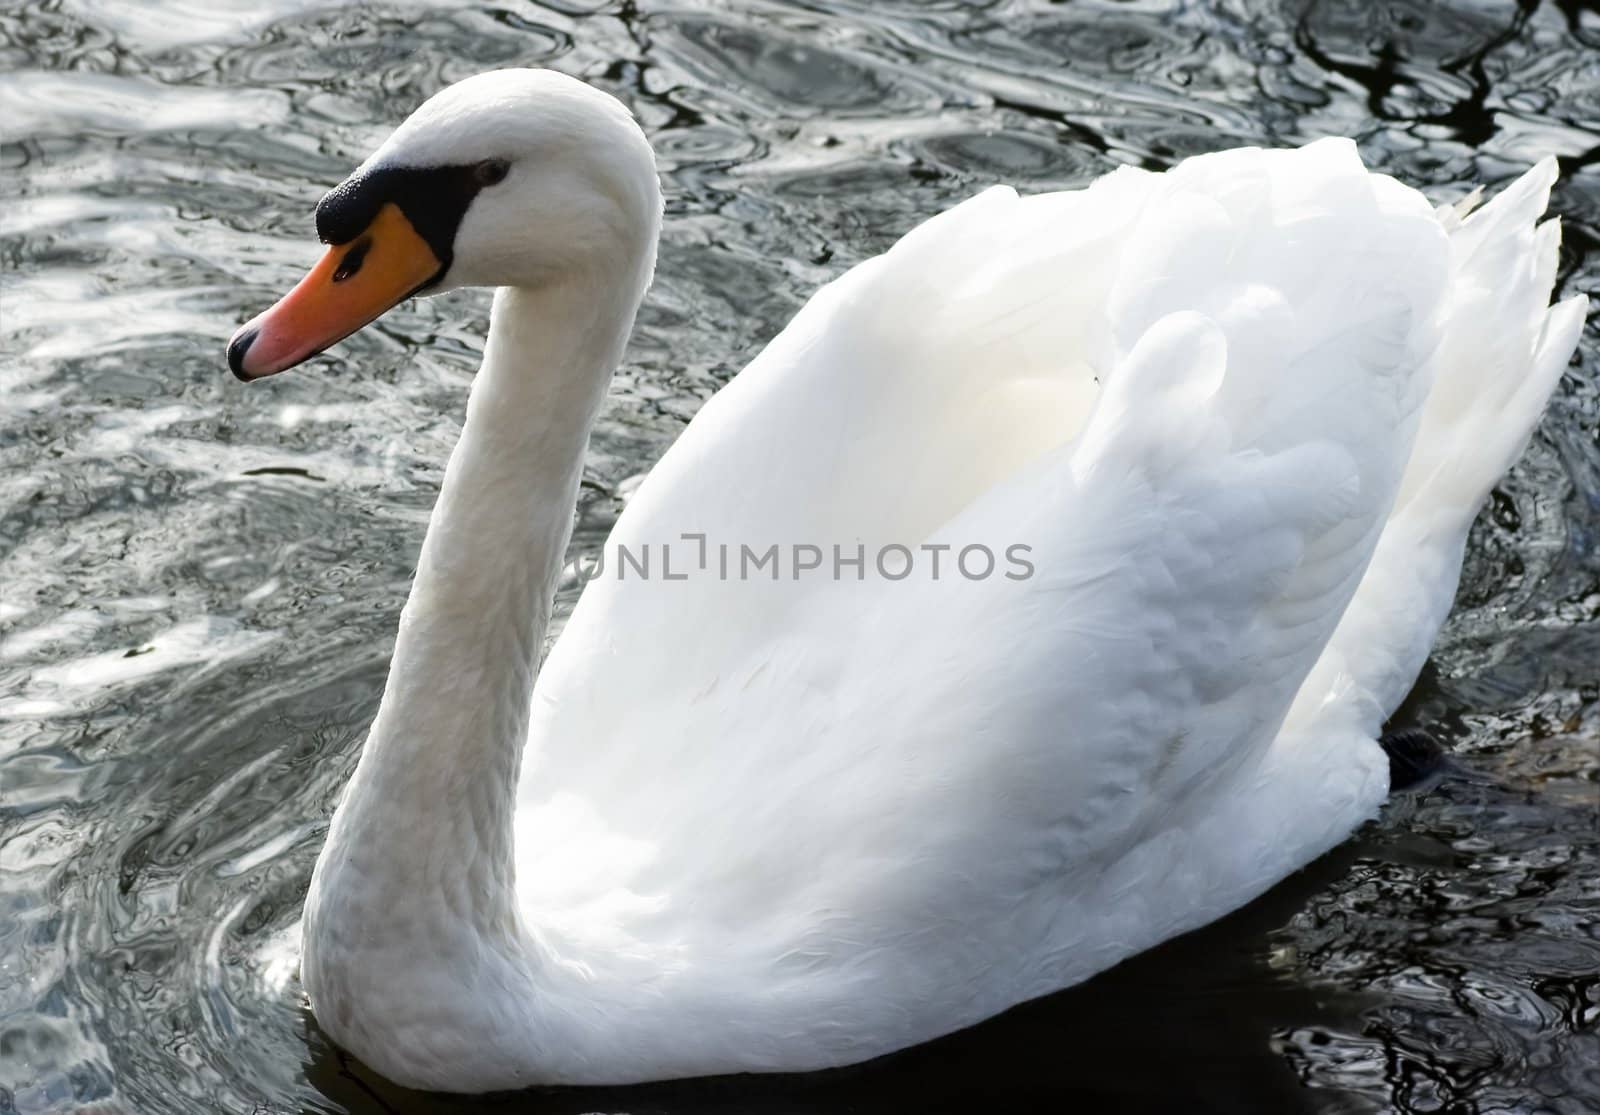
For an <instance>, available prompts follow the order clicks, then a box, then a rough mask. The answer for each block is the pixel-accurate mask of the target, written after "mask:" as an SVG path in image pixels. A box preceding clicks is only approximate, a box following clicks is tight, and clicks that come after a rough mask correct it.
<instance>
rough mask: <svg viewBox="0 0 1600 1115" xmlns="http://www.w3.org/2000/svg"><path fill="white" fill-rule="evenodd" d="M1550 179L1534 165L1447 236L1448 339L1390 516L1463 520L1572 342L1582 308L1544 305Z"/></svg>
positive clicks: (1552, 249) (1499, 469) (1540, 405)
mask: <svg viewBox="0 0 1600 1115" xmlns="http://www.w3.org/2000/svg"><path fill="white" fill-rule="evenodd" d="M1555 176H1556V164H1555V160H1554V159H1545V160H1543V161H1541V162H1540V163H1539V164H1538V165H1537V166H1535V167H1534V168H1533V169H1532V170H1530V171H1528V172H1527V173H1526V174H1524V175H1523V176H1522V177H1521V178H1519V179H1517V180H1516V182H1514V183H1512V185H1511V186H1509V187H1507V188H1506V189H1505V190H1503V191H1502V192H1501V193H1500V194H1499V195H1498V196H1497V197H1495V198H1494V199H1493V200H1491V201H1490V202H1489V203H1488V204H1487V205H1485V206H1483V207H1482V208H1481V209H1478V210H1477V211H1476V212H1474V213H1472V214H1471V215H1470V216H1468V217H1466V218H1465V219H1464V220H1461V221H1459V223H1458V224H1457V225H1456V227H1455V228H1454V229H1452V230H1451V232H1450V248H1451V261H1452V267H1451V271H1452V274H1451V287H1450V294H1449V296H1448V298H1447V301H1446V304H1445V309H1444V328H1443V329H1442V333H1443V336H1444V338H1445V340H1444V343H1443V344H1442V345H1441V346H1440V351H1439V353H1438V358H1437V363H1436V373H1435V382H1434V385H1433V389H1432V391H1431V392H1430V393H1429V396H1428V402H1427V405H1426V407H1425V409H1424V411H1423V419H1422V427H1421V429H1420V430H1419V432H1418V437H1417V444H1416V448H1415V449H1414V450H1413V451H1412V456H1411V461H1410V463H1409V465H1408V467H1407V470H1406V477H1405V481H1404V482H1403V484H1402V485H1401V490H1400V496H1399V499H1398V501H1397V504H1396V514H1397V515H1399V514H1402V513H1405V512H1407V511H1408V510H1409V509H1412V508H1413V507H1414V508H1415V509H1416V510H1422V509H1425V508H1431V509H1432V511H1433V512H1434V513H1437V514H1445V515H1448V516H1450V517H1451V519H1452V520H1453V522H1454V523H1455V524H1457V525H1460V526H1462V527H1463V528H1464V527H1465V526H1466V525H1467V524H1470V522H1471V520H1472V517H1473V516H1474V515H1476V513H1477V510H1478V506H1479V505H1480V504H1481V503H1482V502H1483V500H1484V499H1485V498H1486V497H1487V496H1488V494H1489V490H1490V488H1491V487H1493V485H1494V484H1495V482H1496V481H1497V480H1499V478H1500V476H1501V475H1502V474H1503V473H1504V472H1505V471H1506V469H1508V468H1510V467H1511V465H1512V464H1513V463H1514V462H1515V460H1516V458H1517V456H1518V455H1519V454H1520V453H1521V451H1522V448H1523V446H1524V445H1525V444H1526V443H1527V440H1528V437H1529V436H1530V435H1531V434H1532V432H1533V428H1534V426H1535V425H1536V424H1537V423H1538V420H1539V416H1540V415H1541V414H1542V413H1543V412H1544V407H1545V403H1546V402H1547V401H1548V400H1549V398H1550V395H1551V393H1552V392H1553V391H1554V390H1555V386H1556V383H1557V382H1558V381H1559V380H1560V378H1561V373H1562V371H1563V369H1564V368H1565V367H1566V365H1567V361H1568V359H1569V358H1570V357H1571V355H1572V351H1573V349H1574V348H1575V347H1576V346H1577V341H1578V334H1579V332H1580V331H1581V330H1582V328H1583V320H1584V315H1585V313H1586V311H1587V307H1588V302H1587V299H1585V298H1584V297H1583V296H1581V295H1579V296H1576V297H1574V298H1570V299H1567V300H1566V301H1564V302H1562V303H1560V304H1558V305H1556V306H1553V307H1552V306H1551V305H1550V294H1551V290H1552V288H1553V287H1554V285H1555V274H1556V265H1557V261H1558V254H1559V250H1560V244H1561V226H1560V223H1559V222H1558V221H1554V220H1551V221H1545V222H1543V223H1539V217H1540V216H1541V215H1542V214H1543V213H1544V210H1545V206H1546V205H1547V204H1548V201H1549V197H1550V187H1551V185H1552V184H1553V183H1554V181H1555ZM1450 223H1451V222H1450V221H1449V220H1446V221H1445V224H1446V227H1447V228H1449V227H1450Z"/></svg>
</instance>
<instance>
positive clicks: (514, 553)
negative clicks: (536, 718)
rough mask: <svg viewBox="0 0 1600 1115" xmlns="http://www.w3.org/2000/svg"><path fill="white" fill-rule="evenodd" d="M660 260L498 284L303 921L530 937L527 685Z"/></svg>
mask: <svg viewBox="0 0 1600 1115" xmlns="http://www.w3.org/2000/svg"><path fill="white" fill-rule="evenodd" d="M648 267H649V261H648V260H646V261H644V268H643V271H642V273H641V275H640V276H639V281H637V282H633V281H629V278H632V276H629V278H624V279H623V281H621V282H618V281H616V279H615V277H613V278H612V280H611V282H609V283H604V282H592V283H589V282H580V281H571V282H568V283H566V284H564V285H557V286H547V287H542V288H539V289H537V290H522V289H515V288H502V289H501V290H500V291H499V292H498V293H497V295H496V297H495V303H494V312H493V316H492V318H491V320H490V329H489V341H488V345H487V347H486V349H485V352H484V360H483V367H482V369H481V370H480V372H479V373H478V377H477V380H476V382H475V383H474V385H473V388H472V394H471V398H470V400H469V402H468V406H467V417H466V423H465V425H464V426H463V428H462V431H461V438H460V441H459V442H458V443H457V445H456V449H455V452H454V453H453V454H452V455H451V458H450V464H449V467H448V468H447V469H446V470H445V476H444V484H443V488H442V490H441V492H440V495H439V501H438V504H437V505H436V507H435V508H434V513H433V517H432V519H431V521H430V523H429V525H428V533H427V537H426V539H425V540H424V542H423V545H422V556H421V559H420V561H419V563H418V566H417V574H416V580H415V583H414V585H413V587H412V591H411V597H410V600H409V601H408V602H407V604H406V607H405V611H404V614H403V615H402V617H401V620H400V631H399V635H398V637H397V640H396V643H395V649H394V659H393V663H392V665H391V667H390V673H389V680H388V685H387V687H386V689H385V691H384V695H383V702H382V705H381V706H380V708H379V710H378V715H377V718H376V719H375V720H374V722H373V725H372V732H371V735H370V736H369V737H368V740H367V744H366V747H365V749H364V751H363V752H362V755H361V760H360V763H359V765H358V766H357V768H356V772H355V775H354V776H353V777H352V779H351V782H350V785H349V788H348V789H347V790H346V792H345V797H344V799H343V801H342V803H341V805H340V808H339V811H338V813H337V814H336V815H335V817H334V821H333V826H332V829H331V830H330V832H329V837H328V844H327V847H326V849H325V851H324V856H323V861H322V862H319V865H318V878H317V879H316V880H315V881H314V883H313V887H312V890H313V894H312V896H311V898H312V902H313V903H315V904H316V906H317V907H318V908H316V909H313V907H312V904H310V903H308V923H307V928H308V932H311V931H313V929H314V928H315V927H314V926H313V925H312V922H311V920H310V918H311V917H312V916H313V915H315V916H316V918H317V919H318V921H319V922H320V923H322V924H321V925H320V930H318V931H321V932H324V933H331V934H334V935H340V934H341V932H342V931H343V930H349V931H351V932H353V933H358V934H360V935H361V936H362V938H363V940H364V942H365V941H370V940H371V935H372V934H379V935H382V934H384V933H386V932H394V933H396V934H399V933H400V932H401V931H402V928H403V927H404V926H405V925H407V924H408V923H410V924H411V927H412V929H413V930H415V929H416V928H417V925H416V923H418V922H429V921H433V920H441V921H443V922H447V923H448V924H449V925H452V926H467V927H471V928H473V929H474V930H476V931H477V932H478V933H480V934H486V935H488V936H490V937H492V938H496V939H498V940H499V941H500V942H501V943H509V942H510V941H511V940H513V939H515V938H516V937H517V934H518V922H517V918H516V913H515V905H514V878H513V872H514V867H513V847H512V845H513V840H512V816H513V811H514V804H515V802H514V798H515V793H516V783H517V767H518V763H519V761H520V757H521V752H522V747H523V744H524V737H525V734H526V731H527V726H528V713H529V700H530V696H531V693H532V689H533V681H534V675H535V673H536V670H537V665H538V658H539V652H540V647H541V643H542V640H543V638H544V635H545V631H546V627H547V625H548V622H549V619H550V611H551V603H552V599H553V596H554V592H555V586H556V581H557V577H558V574H559V572H560V569H561V564H562V556H563V553H564V551H565V549H566V544H567V540H568V537H569V534H570V532H571V523H572V513H573V506H574V502H575V500H576V496H577V490H578V484H579V481H580V480H581V478H582V473H583V457H584V448H585V445H586V443H587V441H588V436H589V431H590V428H591V427H592V425H593V424H594V420H595V417H596V415H597V413H598V411H599V409H600V406H601V403H602V400H603V399H604V396H605V390H606V384H607V382H608V381H609V379H610V374H611V371H612V370H613V369H614V368H615V367H616V365H617V362H618V360H619V359H620V357H621V355H622V349H623V346H624V344H625V343H626V340H627V335H628V331H629V328H630V327H631V325H632V321H633V315H634V312H635V310H636V308H637V305H638V301H639V296H640V294H641V293H642V290H643V286H644V281H645V280H646V279H647V277H648V273H649V271H648ZM408 914H409V915H411V916H409V917H408V916H407V915H408ZM341 923H350V924H341ZM355 923H360V924H355ZM389 927H393V928H392V929H390V928H389ZM396 944H398V942H396ZM307 951H308V954H309V953H310V952H311V951H312V948H311V947H309V946H308V950H307ZM440 959H441V958H440V957H437V956H435V957H433V958H431V960H430V961H429V962H430V963H438V962H439V960H440Z"/></svg>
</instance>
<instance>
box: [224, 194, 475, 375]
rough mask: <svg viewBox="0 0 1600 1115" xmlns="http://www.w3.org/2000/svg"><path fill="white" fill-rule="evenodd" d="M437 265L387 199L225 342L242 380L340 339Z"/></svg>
mask: <svg viewBox="0 0 1600 1115" xmlns="http://www.w3.org/2000/svg"><path fill="white" fill-rule="evenodd" d="M443 266H444V264H443V262H442V261H441V260H440V259H439V258H438V256H436V255H435V254H434V252H433V249H432V248H431V247H429V246H428V242H427V241H426V240H424V239H423V238H422V237H421V236H420V235H418V233H417V230H416V229H415V228H413V227H412V225H411V222H410V221H409V220H407V219H406V215H405V214H404V213H402V212H401V211H400V207H399V206H397V205H395V204H393V203H392V202H391V203H389V204H386V205H384V206H383V207H382V208H381V209H379V210H378V215H377V216H376V217H374V218H373V220H372V223H371V224H370V225H368V226H367V228H366V230H365V231H363V232H362V233H361V235H359V236H357V237H356V238H355V239H354V240H351V241H350V242H349V243H346V244H336V245H334V246H332V247H330V248H329V249H328V250H327V252H325V253H324V254H323V256H322V258H321V259H320V260H318V261H317V265H316V266H315V267H313V268H312V269H311V271H310V273H309V274H308V275H306V277H305V278H303V279H301V280H300V282H299V283H297V284H296V285H295V288H294V289H293V290H291V291H290V292H289V293H288V294H286V295H284V296H283V298H282V299H281V300H280V301H279V302H278V304H277V305H276V306H273V307H272V308H271V309H270V310H267V311H266V312H265V313H262V314H258V315H257V316H256V317H254V318H252V319H251V320H250V321H248V322H246V323H245V324H244V325H243V326H242V327H240V329H239V331H238V332H237V333H235V334H234V335H233V340H231V341H229V342H228V367H230V368H232V369H233V374H234V375H235V376H237V377H238V378H239V379H242V380H251V379H261V378H262V377H263V376H270V375H276V374H277V373H279V372H281V371H284V370H286V369H288V368H292V367H294V366H295V365H296V364H299V363H301V362H302V361H305V360H309V359H310V358H311V357H313V356H315V355H316V354H317V353H319V352H321V351H322V350H323V349H325V348H327V347H328V346H329V345H331V344H334V343H336V342H338V341H341V340H343V339H344V338H345V337H348V336H349V335H350V334H352V333H354V332H355V331H356V330H357V329H360V328H361V327H362V326H363V325H366V324H367V323H368V322H370V321H373V320H374V319H376V318H377V317H378V316H380V315H381V314H382V313H383V312H384V311H385V310H387V309H389V308H390V307H392V306H394V305H395V304H396V303H398V302H400V301H402V300H404V299H405V298H406V297H407V296H408V295H411V294H414V293H415V292H416V291H417V290H418V289H420V288H421V287H423V286H425V285H426V284H427V283H428V282H429V281H430V280H432V279H434V278H437V277H438V274H439V272H440V270H441V269H442V268H443Z"/></svg>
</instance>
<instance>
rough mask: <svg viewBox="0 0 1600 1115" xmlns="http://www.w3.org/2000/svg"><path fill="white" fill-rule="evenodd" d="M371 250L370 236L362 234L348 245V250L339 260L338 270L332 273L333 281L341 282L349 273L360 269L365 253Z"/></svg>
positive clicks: (364, 259) (365, 256) (351, 273)
mask: <svg viewBox="0 0 1600 1115" xmlns="http://www.w3.org/2000/svg"><path fill="white" fill-rule="evenodd" d="M371 250H372V237H370V236H363V237H362V238H361V239H360V240H357V241H356V242H355V243H354V244H352V245H351V246H350V250H349V251H348V252H346V253H345V254H344V258H343V259H341V260H340V261H339V267H338V270H336V271H334V273H333V281H334V282H336V283H342V282H344V281H345V280H346V279H348V278H349V277H350V276H351V275H354V274H355V273H356V272H357V271H360V270H361V265H362V264H363V263H365V262H366V260H367V253H368V252H370V251H371Z"/></svg>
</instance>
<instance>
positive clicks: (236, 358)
mask: <svg viewBox="0 0 1600 1115" xmlns="http://www.w3.org/2000/svg"><path fill="white" fill-rule="evenodd" d="M660 220H661V194H660V187H659V185H658V183H657V180H656V171H655V158H654V156H653V155H652V153H651V150H650V145H649V143H648V141H646V139H645V137H644V133H643V132H641V131H640V130H639V126H638V125H637V124H636V123H635V122H634V120H633V117H632V116H631V115H629V113H628V110H627V109H625V108H624V107H623V106H622V105H621V103H620V102H618V101H617V100H616V99H615V98H613V97H611V96H608V95H607V94H605V93H602V92H600V91H599V90H598V89H594V88H592V87H590V86H588V85H585V84H584V83H583V82H581V81H578V80H576V79H575V78H570V77H567V76H565V75H563V74H559V73H556V72H554V71H552V70H496V71H494V72H491V73H486V74H479V75H477V76H476V77H470V78H467V79H466V80H465V81H461V82H457V83H456V84H455V85H452V86H450V87H449V88H447V89H445V90H443V91H442V92H440V93H438V94H436V95H435V96H433V97H432V98H430V99H429V100H428V101H427V102H426V103H424V104H423V105H422V107H421V108H419V109H417V111H416V112H414V113H412V114H411V116H410V118H409V119H407V120H406V122H405V123H403V124H401V125H400V127H399V128H398V129H397V130H396V131H395V133H394V135H392V136H390V137H389V140H388V142H387V143H385V144H384V145H383V146H382V147H380V148H378V150H377V151H376V152H375V153H374V154H373V155H372V157H371V158H369V159H368V160H367V161H366V162H365V163H363V164H362V165H361V167H360V168H359V169H358V170H357V171H356V172H355V173H354V174H352V175H351V176H350V177H349V178H348V179H346V180H345V181H344V182H343V183H341V184H340V185H339V186H338V187H336V188H335V189H334V190H333V191H332V192H331V193H329V194H328V195H327V196H326V197H324V198H323V199H322V201H321V202H320V203H319V204H318V205H317V236H318V237H319V238H320V239H321V240H322V241H323V243H325V244H327V245H328V250H327V251H326V252H325V253H323V256H322V259H321V261H320V262H318V263H317V265H316V266H315V267H313V268H312V269H311V272H310V273H309V274H308V275H306V277H305V278H304V279H302V280H300V283H299V284H298V285H297V286H296V287H295V288H294V289H293V290H292V291H290V292H289V293H288V294H287V295H285V296H284V298H283V299H282V300H281V301H280V302H279V303H278V304H277V305H275V306H273V307H272V308H271V309H270V310H267V311H266V312H264V313H262V314H260V315H258V316H256V317H255V318H253V319H252V320H251V321H249V322H247V323H246V324H245V325H244V326H243V327H242V328H240V330H239V331H238V332H237V333H235V334H234V337H233V340H232V341H231V342H229V344H228V365H229V367H231V368H232V369H233V374H234V375H236V376H238V377H239V378H240V379H247V380H248V379H259V378H261V377H262V376H269V375H273V374H275V373H277V372H281V371H283V370H285V369H286V368H292V367H294V366H295V365H296V364H299V363H300V362H301V361H304V360H307V359H309V358H310V357H312V356H315V355H316V354H317V353H319V352H321V351H322V350H323V349H325V348H327V347H328V346H329V345H331V344H333V343H334V342H336V341H338V340H340V339H342V338H344V337H347V336H349V335H350V334H351V333H354V332H355V331H356V330H357V329H360V328H361V327H362V326H364V325H366V324H367V323H368V322H370V321H372V320H373V319H375V318H377V317H378V316H379V315H380V314H382V313H383V312H384V311H385V310H388V309H389V308H390V307H391V306H394V305H395V304H396V303H398V302H401V301H403V300H404V299H406V298H408V297H410V296H411V295H413V294H433V293H438V292H440V291H445V290H451V289H454V288H456V287H463V286H520V287H539V286H542V285H545V284H549V283H558V282H563V281H568V280H571V279H573V278H575V277H578V276H588V277H591V278H595V279H601V278H603V279H605V280H607V281H610V282H613V283H627V284H630V286H636V287H637V288H638V289H637V290H635V291H633V292H632V293H633V294H635V295H637V294H638V293H642V289H643V284H644V283H645V282H647V281H648V279H649V271H650V268H651V266H652V264H653V260H654V252H655V241H656V236H657V233H658V231H659V225H660Z"/></svg>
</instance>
